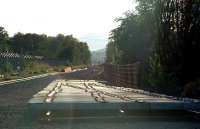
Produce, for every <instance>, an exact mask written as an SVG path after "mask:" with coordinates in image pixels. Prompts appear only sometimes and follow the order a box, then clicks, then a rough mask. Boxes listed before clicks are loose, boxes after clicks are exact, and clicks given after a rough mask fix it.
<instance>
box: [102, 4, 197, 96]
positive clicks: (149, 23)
mask: <svg viewBox="0 0 200 129" xmlns="http://www.w3.org/2000/svg"><path fill="white" fill-rule="evenodd" d="M137 4H138V5H137V7H136V10H135V11H127V12H126V13H125V14H124V16H122V17H120V18H117V20H116V21H117V22H119V23H120V24H119V26H118V27H117V28H115V29H113V30H112V31H111V32H110V37H109V43H108V45H107V51H106V55H107V59H106V62H107V63H112V64H129V63H134V62H136V61H140V62H141V64H142V66H141V67H142V69H143V72H142V77H141V78H142V82H143V88H148V89H150V90H155V91H159V92H165V93H170V94H175V95H181V94H182V95H186V96H192V97H193V96H199V91H200V86H199V85H200V61H198V59H199V57H200V38H199V37H198V36H199V34H200V1H199V0H137ZM188 91H189V92H188Z"/></svg>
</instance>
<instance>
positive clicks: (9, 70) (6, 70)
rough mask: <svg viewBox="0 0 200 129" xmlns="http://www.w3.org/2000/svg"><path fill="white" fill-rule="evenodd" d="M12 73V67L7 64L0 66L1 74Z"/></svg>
mask: <svg viewBox="0 0 200 129" xmlns="http://www.w3.org/2000/svg"><path fill="white" fill-rule="evenodd" d="M13 71H14V69H13V66H12V65H11V64H9V63H5V64H3V65H1V68H0V73H1V74H10V73H12V72H13Z"/></svg>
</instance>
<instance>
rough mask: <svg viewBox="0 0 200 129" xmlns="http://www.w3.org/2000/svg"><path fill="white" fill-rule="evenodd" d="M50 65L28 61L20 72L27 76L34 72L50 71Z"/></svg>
mask: <svg viewBox="0 0 200 129" xmlns="http://www.w3.org/2000/svg"><path fill="white" fill-rule="evenodd" d="M49 69H50V67H49V66H48V65H46V64H42V63H37V62H27V63H25V66H24V68H23V70H22V72H21V73H20V74H21V75H22V76H24V77H27V76H29V75H34V74H43V73H47V72H49Z"/></svg>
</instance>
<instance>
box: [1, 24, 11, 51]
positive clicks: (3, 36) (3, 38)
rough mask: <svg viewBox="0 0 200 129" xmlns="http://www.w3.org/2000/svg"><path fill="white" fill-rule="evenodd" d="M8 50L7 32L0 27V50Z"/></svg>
mask: <svg viewBox="0 0 200 129" xmlns="http://www.w3.org/2000/svg"><path fill="white" fill-rule="evenodd" d="M8 50H9V46H8V33H7V31H6V30H5V29H4V28H3V27H0V51H8Z"/></svg>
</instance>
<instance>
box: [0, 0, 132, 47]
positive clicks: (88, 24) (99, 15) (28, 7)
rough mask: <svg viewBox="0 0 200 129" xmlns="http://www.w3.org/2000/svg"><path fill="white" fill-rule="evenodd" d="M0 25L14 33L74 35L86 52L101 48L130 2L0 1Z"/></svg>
mask: <svg viewBox="0 0 200 129" xmlns="http://www.w3.org/2000/svg"><path fill="white" fill-rule="evenodd" d="M0 3H1V8H0V26H3V27H5V29H6V30H7V31H8V33H9V35H10V36H13V35H14V34H15V33H17V32H22V33H38V34H47V35H49V36H55V35H57V34H58V33H62V34H64V35H70V34H72V35H74V37H77V38H79V39H80V40H81V41H86V42H87V43H88V45H89V47H90V50H97V49H102V48H105V46H106V44H107V41H108V34H109V32H110V30H112V29H113V28H115V27H116V23H114V19H115V18H116V17H120V16H122V14H123V13H124V12H125V11H127V10H131V9H133V8H134V6H135V2H134V0H0Z"/></svg>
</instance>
